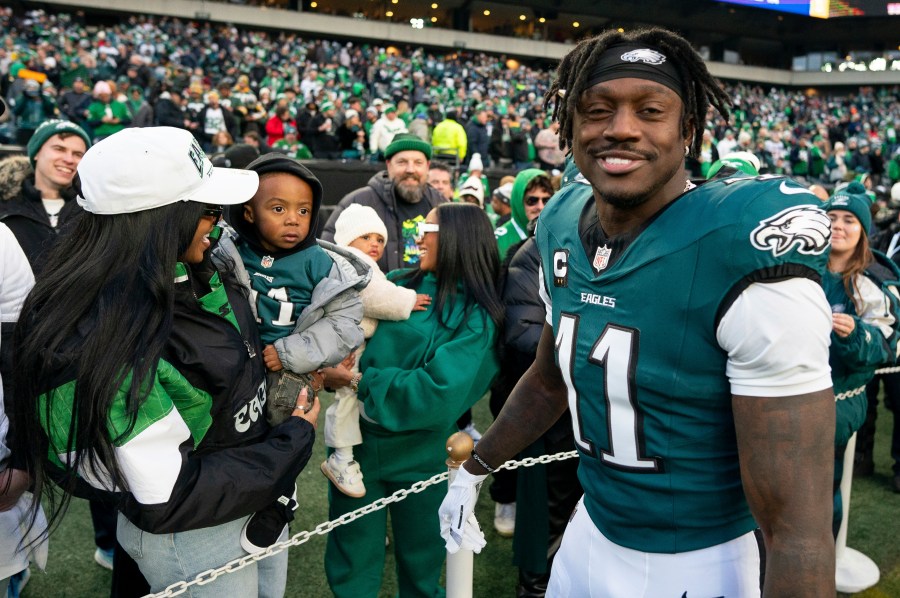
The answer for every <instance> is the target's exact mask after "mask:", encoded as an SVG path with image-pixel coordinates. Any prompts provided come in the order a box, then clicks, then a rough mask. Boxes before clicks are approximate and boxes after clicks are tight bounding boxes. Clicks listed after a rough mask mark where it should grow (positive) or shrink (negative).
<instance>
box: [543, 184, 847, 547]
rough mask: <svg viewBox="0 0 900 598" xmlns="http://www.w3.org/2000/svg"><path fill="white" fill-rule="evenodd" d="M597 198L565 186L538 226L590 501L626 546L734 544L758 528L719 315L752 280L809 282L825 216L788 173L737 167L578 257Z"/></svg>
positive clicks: (820, 255)
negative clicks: (635, 229) (616, 248)
mask: <svg viewBox="0 0 900 598" xmlns="http://www.w3.org/2000/svg"><path fill="white" fill-rule="evenodd" d="M593 201H594V197H593V195H592V190H591V187H590V186H589V185H580V184H574V185H569V186H567V187H565V188H563V190H562V191H560V192H559V193H558V194H557V196H556V197H555V198H554V199H553V201H551V202H550V203H549V204H548V206H547V208H545V209H544V211H543V212H542V213H541V217H540V221H539V224H538V229H537V243H538V246H539V247H540V252H541V265H542V270H543V281H542V284H543V286H544V289H545V290H546V293H547V296H548V298H549V303H550V306H549V307H548V319H550V318H551V316H552V322H551V323H552V326H553V333H554V335H555V339H556V358H557V362H558V364H559V367H560V370H561V372H562V375H563V378H564V379H565V381H566V385H567V387H568V395H569V407H570V410H571V413H572V419H573V427H574V431H575V439H576V445H577V447H578V449H579V452H580V453H581V464H580V466H579V478H580V480H581V484H582V486H583V487H584V490H585V500H584V502H585V506H586V508H587V511H588V513H589V514H590V516H591V519H592V520H593V521H594V523H595V525H596V526H597V528H598V529H599V530H600V532H602V533H603V534H604V535H605V536H606V537H607V538H609V539H610V540H612V541H613V542H615V543H617V544H619V545H622V546H626V547H628V548H632V549H635V550H641V551H646V552H655V553H675V552H685V551H690V550H696V549H700V548H705V547H709V546H714V545H717V544H720V543H722V542H725V541H728V540H731V539H733V538H735V537H737V536H739V535H741V534H743V533H746V532H748V531H750V530H752V529H753V528H754V527H755V523H754V521H753V518H752V517H751V515H750V512H749V508H748V506H747V503H746V500H745V498H744V494H743V490H742V487H741V476H740V469H739V463H738V454H737V443H736V439H735V431H734V421H733V415H732V409H731V399H732V395H731V389H730V385H729V380H728V377H727V376H726V363H727V358H728V356H727V353H726V351H725V350H724V349H722V348H721V347H720V345H719V343H718V341H717V338H716V331H717V328H718V324H719V322H720V320H721V319H722V317H723V316H724V315H725V313H726V312H727V311H728V309H729V307H730V306H731V304H732V303H733V302H734V301H735V299H737V298H738V296H739V295H740V294H741V292H742V291H744V290H745V289H746V288H747V287H748V286H750V285H751V284H753V283H755V282H766V281H768V282H774V281H779V280H784V279H788V278H792V277H805V278H809V279H812V280H815V281H818V280H819V277H820V276H821V273H822V272H824V270H825V264H826V261H827V257H826V250H827V248H828V244H829V239H830V223H829V221H828V218H827V216H826V215H825V213H824V212H823V211H822V209H821V208H820V207H819V206H818V205H816V204H817V203H818V201H817V200H816V198H815V197H814V196H813V195H811V194H809V193H808V192H807V191H806V190H805V189H803V188H801V187H799V186H797V184H796V183H794V182H792V181H789V180H788V179H785V178H783V177H768V176H762V177H746V176H743V175H740V176H739V175H733V176H731V177H730V178H727V179H722V180H713V181H710V182H708V183H706V184H704V185H702V186H701V187H698V188H696V189H694V190H692V191H689V192H687V193H685V194H684V195H682V196H681V197H679V198H678V199H677V200H675V201H674V202H672V203H671V204H669V205H668V206H666V207H665V208H664V209H663V210H661V211H660V213H658V214H657V215H656V216H655V217H654V218H653V219H652V220H651V221H650V222H649V223H648V224H647V225H646V227H645V228H644V229H643V230H642V231H640V233H639V234H638V235H637V237H635V239H634V240H633V241H632V242H631V243H630V245H628V246H627V247H625V248H624V249H623V250H621V255H619V256H611V255H610V249H609V248H608V247H598V248H596V249H597V250H596V252H595V251H594V248H591V249H590V250H589V251H590V256H589V255H588V250H586V248H585V247H584V246H583V244H582V241H581V238H580V236H579V227H578V223H579V219H580V217H581V215H582V213H583V211H584V210H585V208H586V206H588V205H589V203H590V202H593ZM759 316H760V318H769V317H777V314H767V313H761V314H760V315H759ZM797 350H798V351H802V350H803V347H797Z"/></svg>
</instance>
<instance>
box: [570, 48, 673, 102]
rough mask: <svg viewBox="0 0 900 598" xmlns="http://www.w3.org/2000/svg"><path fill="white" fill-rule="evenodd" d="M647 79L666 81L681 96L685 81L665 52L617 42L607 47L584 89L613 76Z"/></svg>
mask: <svg viewBox="0 0 900 598" xmlns="http://www.w3.org/2000/svg"><path fill="white" fill-rule="evenodd" d="M626 77H634V78H635V79H648V80H650V81H655V82H656V83H660V84H662V85H665V86H666V87H668V88H669V89H671V90H672V91H674V92H675V93H677V94H678V96H679V97H680V98H681V99H682V100H683V99H684V96H685V95H686V94H685V89H684V82H683V81H682V80H681V75H680V74H679V73H678V69H676V68H675V66H674V65H673V64H672V63H671V62H669V60H668V58H667V57H666V55H665V54H663V53H662V52H660V51H659V50H657V49H656V48H653V47H651V46H648V45H646V44H635V43H627V44H618V45H615V46H612V47H611V48H607V50H606V51H605V52H604V53H603V54H601V55H600V58H599V59H597V62H596V64H595V65H594V68H593V69H591V73H590V75H588V79H587V84H586V85H585V89H588V88H591V87H593V86H594V85H596V84H597V83H602V82H603V81H611V80H612V79H624V78H626Z"/></svg>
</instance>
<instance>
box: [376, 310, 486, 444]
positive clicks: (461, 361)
mask: <svg viewBox="0 0 900 598" xmlns="http://www.w3.org/2000/svg"><path fill="white" fill-rule="evenodd" d="M496 336H497V329H496V327H495V326H494V324H493V322H491V321H490V320H489V319H488V318H487V316H486V315H484V313H483V312H482V311H481V310H472V312H471V313H470V314H469V317H468V318H467V320H466V322H464V323H463V324H461V325H460V327H459V329H458V330H457V332H456V334H455V335H454V336H453V337H452V338H451V340H449V341H447V342H445V343H443V344H442V345H441V346H439V347H437V348H436V349H435V350H434V351H433V352H432V353H431V354H430V355H428V356H427V358H426V359H425V364H424V365H422V366H420V367H417V368H415V369H408V370H403V369H400V368H394V367H386V368H375V367H370V368H368V369H366V371H365V372H364V373H363V377H362V381H361V383H360V392H359V398H360V400H362V401H363V405H364V408H365V413H366V416H367V417H368V418H370V419H372V420H374V421H376V422H377V423H378V424H379V425H381V426H382V427H384V428H386V429H388V430H390V431H393V432H401V431H407V430H433V431H440V430H445V429H447V428H448V427H450V426H451V425H452V424H453V422H455V421H456V420H457V419H458V418H459V416H460V415H461V414H462V413H463V412H464V411H465V410H466V409H468V408H469V407H471V406H472V405H473V404H474V403H475V402H476V401H477V400H478V399H480V398H481V396H482V395H483V394H484V393H485V392H487V390H488V388H490V385H491V382H492V381H493V379H494V377H495V376H496V374H497V372H498V370H499V362H498V360H497V355H496V352H495V350H494V346H495V339H496Z"/></svg>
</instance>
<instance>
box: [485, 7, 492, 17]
mask: <svg viewBox="0 0 900 598" xmlns="http://www.w3.org/2000/svg"><path fill="white" fill-rule="evenodd" d="M484 16H486V17H489V16H491V11H489V10H487V9H485V10H484Z"/></svg>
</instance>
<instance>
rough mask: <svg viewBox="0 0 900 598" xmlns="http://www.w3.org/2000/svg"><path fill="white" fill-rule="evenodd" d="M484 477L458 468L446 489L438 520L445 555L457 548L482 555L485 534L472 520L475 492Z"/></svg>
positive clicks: (476, 493) (476, 522)
mask: <svg viewBox="0 0 900 598" xmlns="http://www.w3.org/2000/svg"><path fill="white" fill-rule="evenodd" d="M486 477H487V475H473V474H471V473H469V472H468V471H466V469H465V468H464V467H460V468H459V470H458V471H457V473H456V479H454V480H453V483H452V484H450V487H449V488H448V489H447V496H445V497H444V502H442V503H441V508H440V509H439V510H438V516H439V517H440V520H441V536H442V537H443V538H444V540H446V541H447V552H449V553H450V554H454V553H456V551H458V550H459V549H460V548H464V549H466V550H472V551H474V552H481V549H482V548H484V545H485V544H486V542H485V539H484V533H483V532H482V531H481V527H479V525H478V520H477V519H475V514H474V510H475V503H477V502H478V491H479V490H481V483H482V482H484V479H485V478H486Z"/></svg>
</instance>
